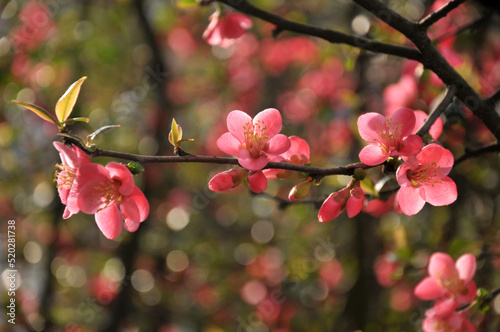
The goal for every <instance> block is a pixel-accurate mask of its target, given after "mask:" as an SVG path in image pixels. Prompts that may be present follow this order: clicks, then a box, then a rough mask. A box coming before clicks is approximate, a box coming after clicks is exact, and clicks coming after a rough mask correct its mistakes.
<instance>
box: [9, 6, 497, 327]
mask: <svg viewBox="0 0 500 332" xmlns="http://www.w3.org/2000/svg"><path fill="white" fill-rule="evenodd" d="M386 2H387V4H388V5H389V6H390V7H391V8H393V9H394V10H396V11H397V12H399V13H401V14H402V15H404V16H406V17H408V18H409V19H412V20H415V21H417V20H419V19H420V18H422V17H424V16H425V15H426V14H427V13H429V12H430V10H432V9H436V8H438V7H439V5H442V4H444V3H446V2H445V1H443V2H441V1H437V2H436V3H434V2H433V1H422V0H411V1H398V0H394V1H392V0H391V1H386ZM252 4H254V5H255V6H257V7H259V8H262V9H264V10H268V11H271V12H273V13H275V14H277V15H280V16H283V17H285V18H287V19H290V20H294V21H298V22H302V23H307V24H312V25H317V26H321V27H324V28H330V29H336V30H340V31H343V32H346V33H352V34H356V35H359V36H364V37H368V38H374V39H377V40H381V41H386V42H391V43H398V44H405V43H406V41H405V39H404V37H403V36H402V35H401V34H399V33H396V32H394V31H393V30H392V29H390V28H389V27H388V26H386V25H384V24H381V23H379V22H377V21H373V19H372V17H371V16H370V15H369V14H368V13H366V12H364V11H363V10H362V9H361V8H359V7H357V6H356V5H354V4H353V3H352V2H351V1H347V0H337V1H330V0H329V1H326V0H311V1H305V2H304V1H298V0H289V1H283V0H255V1H252ZM214 8H215V7H214V6H205V7H200V6H197V5H193V4H192V3H191V2H190V1H178V2H176V1H175V0H163V1H157V0H149V1H140V0H136V1H133V0H118V1H109V0H108V1H67V0H51V1H16V0H12V1H8V0H3V1H2V2H0V14H1V17H0V98H1V102H0V105H1V106H0V188H1V190H0V236H1V237H0V239H1V243H2V246H1V250H0V258H1V259H0V272H2V271H3V274H2V283H1V286H0V289H1V292H0V303H1V305H2V309H5V308H6V305H7V304H8V303H9V302H8V301H9V300H10V297H9V296H8V295H7V289H8V280H7V270H8V268H7V249H6V248H7V245H6V243H7V222H8V220H15V226H16V266H17V269H18V274H17V279H16V281H17V289H16V304H17V308H16V325H15V326H12V325H11V324H8V323H7V318H8V316H6V315H3V314H2V315H1V316H0V327H1V326H4V330H5V331H162V332H191V331H203V332H219V331H221V332H222V331H238V332H240V331H246V332H257V331H259V332H260V331H274V332H286V331H354V330H361V329H362V330H363V331H365V332H372V331H374V332H375V331H376V332H378V331H418V330H420V326H421V322H422V319H423V318H424V313H425V310H426V309H427V308H428V307H429V306H430V304H429V303H425V302H421V301H419V300H417V299H416V298H415V297H414V296H413V294H412V291H413V288H414V286H415V285H416V284H417V283H418V282H419V281H420V280H421V279H422V278H423V277H424V276H425V275H426V269H425V268H426V264H427V261H428V258H429V256H430V255H431V254H432V253H433V252H436V251H444V252H447V253H449V254H450V255H452V256H453V257H454V258H457V257H458V256H460V255H461V254H463V253H465V252H472V253H473V254H475V255H476V256H478V255H482V256H481V257H483V258H482V259H480V260H479V271H478V274H477V276H476V279H475V280H476V282H477V284H478V286H479V287H484V288H486V289H488V290H494V289H497V288H498V287H500V273H499V271H498V267H500V261H498V260H497V259H496V258H497V257H498V255H497V253H498V252H500V246H499V245H500V242H499V241H500V240H499V237H500V233H499V232H498V231H499V227H500V215H499V210H498V206H499V204H500V196H499V185H500V184H499V169H500V168H499V166H500V165H499V162H498V156H497V154H496V153H492V154H485V155H481V156H480V157H478V158H473V159H469V160H467V161H465V162H463V163H461V164H459V165H457V167H455V168H454V170H453V171H452V173H451V174H450V176H451V177H452V178H453V179H454V181H455V182H456V183H457V186H458V192H459V198H458V200H457V201H456V202H455V203H454V204H452V205H451V206H446V207H432V206H428V205H427V206H426V207H424V209H423V210H422V211H421V212H420V213H419V214H418V215H416V216H413V217H408V216H405V215H402V214H398V213H395V212H393V210H394V209H393V203H391V201H390V200H388V201H386V202H382V201H380V200H378V201H375V200H372V201H371V202H375V204H373V203H372V205H370V207H367V208H366V211H365V212H362V213H361V214H359V215H358V216H357V217H356V218H353V219H348V218H347V216H346V215H345V214H342V215H341V216H340V217H339V218H337V219H336V220H334V221H331V222H328V223H324V224H320V223H319V222H318V219H317V212H318V208H319V206H320V204H321V202H322V201H323V200H324V199H325V198H326V197H327V196H328V195H329V194H330V193H331V192H333V191H337V190H338V189H340V188H343V187H344V186H345V185H346V184H347V183H348V182H349V181H350V177H343V176H338V177H337V176H332V177H328V178H325V179H323V181H322V183H321V184H320V185H319V186H313V187H312V188H311V191H310V194H309V196H308V197H307V198H306V201H307V202H305V203H299V204H287V203H286V202H285V203H283V202H282V201H280V200H279V199H286V197H287V195H288V192H289V190H290V189H291V188H292V187H293V186H294V185H295V184H297V180H281V181H280V180H273V181H270V182H269V187H268V189H267V190H266V195H253V194H251V192H250V191H249V190H248V187H247V186H246V185H241V186H239V187H238V188H235V189H233V190H232V191H230V192H226V193H214V192H211V191H210V190H209V189H208V187H207V183H208V181H209V179H210V178H211V176H213V175H214V174H216V173H217V172H220V171H223V170H226V169H228V168H229V166H227V167H226V166H217V165H205V164H178V165H176V164H148V165H144V167H145V171H144V172H143V173H141V174H140V175H137V176H135V183H136V185H137V186H139V187H140V188H141V190H142V191H143V192H144V194H145V195H146V197H147V198H148V200H149V203H150V207H151V212H150V216H149V218H148V219H147V220H146V221H145V222H144V223H142V224H141V226H140V228H139V230H138V231H137V232H135V233H129V232H126V231H122V233H121V234H120V236H119V237H118V238H117V239H115V240H108V239H106V238H105V237H104V236H103V235H102V234H101V232H100V231H99V229H98V228H97V226H96V224H95V221H94V216H92V215H85V214H83V213H80V214H78V215H75V216H73V217H71V218H70V219H68V220H63V219H62V214H63V211H64V206H63V205H62V204H61V203H60V199H59V197H58V194H57V188H56V186H55V183H54V181H53V180H54V173H55V170H56V168H55V165H56V164H57V163H60V160H59V156H58V153H57V151H56V150H55V149H54V148H53V145H52V142H53V141H56V140H60V138H59V137H58V136H57V128H56V127H55V126H53V125H51V124H50V123H48V122H45V121H43V120H41V119H40V118H38V117H37V116H35V115H34V114H32V113H31V112H29V111H27V110H24V109H22V108H21V107H19V106H18V105H16V104H13V103H12V102H11V101H12V100H20V101H23V102H28V103H33V104H36V105H39V106H41V107H44V108H45V109H47V110H49V111H51V112H53V110H54V106H55V103H56V102H57V100H58V99H59V97H60V96H61V95H62V94H63V93H64V92H65V91H66V89H67V88H68V87H69V85H71V83H73V82H74V81H76V80H77V79H79V78H80V77H82V76H87V77H88V79H87V80H86V81H85V83H84V84H83V86H82V90H81V93H80V97H79V99H78V102H77V104H76V107H75V111H74V113H73V116H85V117H88V118H89V119H90V121H89V123H88V124H85V123H79V124H76V125H74V126H72V127H71V131H72V133H73V134H75V135H78V136H80V137H83V138H85V137H86V135H88V134H90V133H92V132H93V131H94V130H96V129H98V128H100V127H102V126H106V125H115V124H119V125H120V128H115V129H112V130H109V131H107V132H105V133H104V134H102V135H100V136H99V137H98V139H97V140H96V141H95V143H96V144H97V146H98V147H100V148H104V149H110V150H115V151H120V152H126V153H138V154H148V155H172V154H173V148H172V146H171V145H170V144H169V143H168V133H169V131H170V124H171V121H172V118H174V117H175V119H176V121H177V123H178V124H180V125H181V126H182V128H183V131H184V138H193V139H194V142H188V143H185V144H184V145H183V148H184V149H185V150H186V151H188V152H190V153H194V154H204V155H217V156H224V153H222V152H221V151H219V150H218V148H217V146H216V144H215V142H216V140H217V138H218V137H219V136H220V135H221V134H222V133H224V132H225V131H227V127H226V121H225V118H226V115H227V114H228V113H229V112H230V111H232V110H235V109H240V110H243V111H245V112H247V113H249V114H251V115H255V114H256V113H258V112H260V111H261V110H263V109H265V108H268V107H275V108H278V109H279V110H280V111H281V112H282V114H283V130H282V133H284V134H286V135H297V136H299V137H302V138H303V139H305V140H306V141H307V142H308V143H309V145H310V147H311V158H310V160H311V164H312V165H314V166H323V167H335V166H343V165H347V164H349V163H353V162H358V161H359V159H358V153H359V150H360V148H361V147H362V146H363V144H364V143H363V142H362V141H361V140H360V139H359V135H358V131H357V128H356V120H357V117H358V116H359V115H360V114H362V113H364V112H368V111H370V112H381V113H383V112H390V110H394V109H397V108H399V107H411V108H413V109H420V110H423V111H425V112H429V110H432V109H433V108H434V107H435V106H436V104H437V103H438V102H439V101H440V98H442V96H443V93H444V91H445V87H444V86H443V84H442V83H441V81H440V80H439V79H438V78H437V77H436V76H435V75H434V74H432V73H429V72H428V71H426V70H424V68H422V67H421V66H419V65H418V64H416V63H413V62H411V61H407V60H404V59H400V58H396V57H391V56H386V55H380V54H374V53H370V52H365V51H360V50H359V49H356V48H352V47H350V46H345V45H333V44H329V43H328V42H325V41H322V40H319V39H312V38H308V37H306V36H300V35H296V34H292V33H288V32H282V33H280V34H279V35H278V36H277V37H276V38H273V37H272V31H273V28H274V27H273V26H272V25H270V24H268V23H265V22H263V21H261V20H259V19H253V24H254V25H253V27H252V29H250V31H249V32H248V33H247V34H245V35H244V36H243V37H242V38H240V39H238V40H237V41H236V42H235V44H233V45H232V46H230V47H227V48H221V47H217V46H214V47H212V46H210V45H208V44H207V43H206V42H205V41H204V40H203V39H202V34H203V31H204V29H205V28H206V26H207V24H208V18H209V16H210V15H211V14H212V13H213V12H214ZM498 22H499V18H498V13H496V12H495V11H494V10H492V9H491V8H488V7H484V6H483V5H481V4H478V3H467V4H465V5H462V6H460V7H459V8H458V9H457V10H455V11H454V12H453V13H452V15H449V16H448V17H446V18H445V19H444V20H442V21H440V22H439V23H438V24H436V25H435V26H434V27H433V29H431V31H430V35H431V36H432V38H434V40H436V44H437V45H438V47H439V48H440V50H441V51H442V53H443V55H445V56H446V58H447V59H448V60H449V61H450V63H452V65H453V66H454V67H455V68H456V69H457V70H458V71H459V72H460V73H461V74H462V75H464V77H466V79H467V80H468V81H469V82H470V84H471V85H472V86H473V87H474V88H476V89H477V91H479V92H480V93H481V94H482V95H484V96H489V95H491V94H492V93H494V92H495V91H497V90H498V89H499V88H500V57H499V55H500V37H499V36H500V35H499V32H500V31H499V24H498ZM443 119H444V120H445V126H444V131H443V134H442V135H441V137H440V139H439V141H440V142H441V143H442V144H443V145H444V146H445V147H446V148H448V149H450V150H451V151H452V152H453V154H454V155H455V157H459V156H461V155H463V153H464V151H466V149H467V148H469V149H473V148H477V147H481V146H484V145H487V144H491V143H492V142H494V138H493V136H492V135H491V134H490V133H489V132H488V131H487V130H486V129H485V128H484V126H483V125H482V124H481V123H480V122H479V121H478V120H477V119H476V118H475V117H474V116H472V114H471V112H470V111H468V110H467V109H465V108H463V107H462V106H461V104H459V103H458V102H456V103H454V104H453V105H452V106H451V107H449V108H448V109H447V111H446V114H444V116H443ZM92 161H94V162H98V163H102V164H106V163H107V162H109V161H112V159H110V158H94V159H93V160H92ZM114 161H120V160H114ZM122 162H126V161H122ZM369 176H370V178H371V180H372V184H370V183H366V184H365V185H366V186H367V187H370V185H372V187H373V185H374V184H376V183H381V182H380V181H382V182H384V183H387V184H388V186H389V187H390V185H391V184H394V178H393V176H392V177H391V174H389V175H384V174H382V173H381V172H380V169H374V170H372V171H370V172H369ZM367 182H369V181H367ZM379 185H380V186H382V184H379ZM276 197H277V198H279V199H276ZM280 202H281V203H280ZM499 312H500V300H495V301H493V302H492V303H491V310H490V311H489V312H488V313H487V314H485V315H482V314H480V313H478V314H475V315H474V316H473V317H472V321H473V322H474V323H475V324H476V326H481V327H482V328H483V330H484V331H496V330H497V329H498V321H499V316H498V313H499Z"/></svg>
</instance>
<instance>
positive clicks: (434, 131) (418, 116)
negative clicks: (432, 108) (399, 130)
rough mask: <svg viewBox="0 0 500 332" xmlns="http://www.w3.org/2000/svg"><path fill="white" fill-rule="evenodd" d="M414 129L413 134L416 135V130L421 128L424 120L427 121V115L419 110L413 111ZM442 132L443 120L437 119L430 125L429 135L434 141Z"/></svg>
mask: <svg viewBox="0 0 500 332" xmlns="http://www.w3.org/2000/svg"><path fill="white" fill-rule="evenodd" d="M414 112H415V120H416V121H415V129H414V130H413V133H416V132H417V130H419V129H420V127H422V125H423V124H424V122H425V120H426V119H427V113H425V112H424V111H420V110H415V111H414ZM442 132H443V119H441V118H437V119H436V121H434V123H433V124H432V126H431V128H430V129H429V135H431V137H432V138H433V139H435V140H437V139H438V138H439V136H441V133H442Z"/></svg>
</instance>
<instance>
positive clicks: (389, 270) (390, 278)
mask: <svg viewBox="0 0 500 332" xmlns="http://www.w3.org/2000/svg"><path fill="white" fill-rule="evenodd" d="M373 270H374V271H375V277H376V278H377V281H378V283H379V284H380V285H381V286H383V287H392V286H394V284H396V282H397V281H398V279H400V277H401V273H399V275H398V273H397V272H400V270H401V266H400V264H399V262H398V261H397V259H396V256H395V255H394V254H390V253H387V254H385V255H380V256H378V257H377V259H375V263H374V265H373Z"/></svg>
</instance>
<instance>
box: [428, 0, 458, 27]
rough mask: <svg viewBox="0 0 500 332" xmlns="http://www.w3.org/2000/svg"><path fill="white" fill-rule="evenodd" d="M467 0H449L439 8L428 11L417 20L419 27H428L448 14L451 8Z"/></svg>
mask: <svg viewBox="0 0 500 332" xmlns="http://www.w3.org/2000/svg"><path fill="white" fill-rule="evenodd" d="M465 1H467V0H451V1H450V2H448V3H447V4H446V5H444V6H443V7H441V8H439V9H438V10H436V11H435V12H432V13H430V14H429V15H427V16H426V17H424V18H423V19H422V20H420V22H418V24H419V26H420V28H421V29H426V30H427V29H429V27H430V26H431V25H433V24H434V23H436V22H437V21H439V20H440V19H442V18H444V17H445V16H446V15H448V14H449V13H450V12H451V11H452V10H453V9H455V8H457V7H458V6H460V5H461V4H463V3H464V2H465Z"/></svg>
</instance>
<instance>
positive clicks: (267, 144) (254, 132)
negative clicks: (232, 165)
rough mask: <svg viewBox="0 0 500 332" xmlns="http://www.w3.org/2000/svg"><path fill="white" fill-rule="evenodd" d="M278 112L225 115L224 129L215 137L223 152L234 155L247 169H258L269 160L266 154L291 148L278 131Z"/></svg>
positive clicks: (279, 115)
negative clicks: (225, 127) (223, 131)
mask: <svg viewBox="0 0 500 332" xmlns="http://www.w3.org/2000/svg"><path fill="white" fill-rule="evenodd" d="M281 125H282V120H281V114H280V112H279V111H278V110H277V109H275V108H268V109H265V110H263V111H262V112H260V113H258V114H257V115H256V116H255V117H254V118H253V120H252V118H251V117H250V116H249V115H248V114H246V113H245V112H242V111H232V112H231V113H229V114H228V116H227V128H228V130H229V132H227V133H224V134H223V135H222V136H221V137H219V139H218V140H217V146H218V147H219V149H221V150H222V151H223V152H225V153H227V154H230V155H233V156H237V157H238V162H239V163H240V165H241V166H243V167H244V168H246V169H248V170H250V171H260V170H262V169H263V168H264V167H265V166H266V165H267V163H268V162H269V159H268V155H279V154H281V153H284V152H286V151H287V150H288V149H289V148H290V140H289V139H288V137H286V136H285V135H283V134H279V132H280V131H281Z"/></svg>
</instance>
